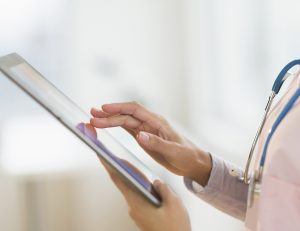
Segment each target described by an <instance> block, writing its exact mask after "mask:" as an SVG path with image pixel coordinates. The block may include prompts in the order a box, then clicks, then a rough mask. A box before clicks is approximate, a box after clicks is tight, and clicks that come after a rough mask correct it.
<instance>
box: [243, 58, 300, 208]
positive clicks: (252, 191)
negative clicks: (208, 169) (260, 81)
mask: <svg viewBox="0 0 300 231" xmlns="http://www.w3.org/2000/svg"><path fill="white" fill-rule="evenodd" d="M296 65H300V59H297V60H294V61H292V62H290V63H288V64H287V65H286V66H285V67H284V68H283V69H282V70H281V71H280V73H279V75H278V76H277V78H276V80H275V82H274V84H273V87H272V92H271V95H270V96H269V99H268V103H267V105H266V107H265V111H264V116H263V119H262V121H261V123H260V126H259V129H258V131H257V133H256V135H255V138H254V140H253V143H252V146H251V149H250V152H249V156H248V160H247V163H246V167H245V171H244V174H243V175H242V176H241V177H239V180H241V181H243V182H244V183H245V184H247V185H249V188H248V200H247V204H248V207H251V206H252V202H253V198H254V196H255V195H259V194H260V192H261V182H262V175H263V170H264V165H265V161H266V157H267V151H268V147H269V144H270V141H271V138H272V136H273V135H274V133H275V131H276V129H277V128H278V126H279V124H280V123H281V122H282V120H283V119H284V118H285V116H286V115H287V114H288V112H289V111H290V110H291V108H292V107H293V105H294V104H295V102H296V101H297V99H298V98H299V96H300V88H298V89H297V91H296V92H295V93H294V94H293V96H292V97H291V98H290V100H289V101H288V103H287V104H286V105H285V107H284V108H283V110H282V112H281V113H280V114H279V116H278V117H277V119H276V120H275V122H274V124H273V126H272V128H271V130H270V131H269V133H268V136H267V138H266V141H265V145H264V147H263V153H262V156H261V159H260V163H259V168H258V169H256V170H254V172H253V173H252V174H249V169H250V164H251V161H252V157H253V153H254V151H255V147H256V144H257V141H258V139H259V137H260V135H261V132H262V130H263V127H264V125H265V122H266V118H267V116H268V113H269V111H270V108H271V106H272V102H273V100H274V98H275V96H276V95H277V94H278V93H279V91H280V89H281V86H282V84H283V83H284V81H285V80H286V79H287V78H288V77H289V76H290V75H292V74H291V73H290V72H289V70H290V69H291V68H292V67H294V66H296Z"/></svg>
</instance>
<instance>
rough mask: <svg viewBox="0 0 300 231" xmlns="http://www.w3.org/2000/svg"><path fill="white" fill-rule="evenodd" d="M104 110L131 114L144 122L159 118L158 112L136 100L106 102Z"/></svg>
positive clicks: (112, 112) (111, 112)
mask: <svg viewBox="0 0 300 231" xmlns="http://www.w3.org/2000/svg"><path fill="white" fill-rule="evenodd" d="M102 110H103V111H104V112H106V113H109V114H123V115H131V116H133V117H135V118H137V119H139V120H140V121H143V122H146V121H149V120H151V119H153V118H156V119H157V115H156V114H154V113H153V112H150V111H149V110H147V109H146V108H144V107H143V106H142V105H140V104H138V103H136V102H126V103H112V104H104V105H103V106H102Z"/></svg>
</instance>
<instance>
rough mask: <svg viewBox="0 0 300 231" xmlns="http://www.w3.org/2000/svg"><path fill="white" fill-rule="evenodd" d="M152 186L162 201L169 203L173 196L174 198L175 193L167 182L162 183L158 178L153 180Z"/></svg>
mask: <svg viewBox="0 0 300 231" xmlns="http://www.w3.org/2000/svg"><path fill="white" fill-rule="evenodd" d="M153 186H154V189H155V190H156V192H157V193H158V194H159V196H160V197H161V199H162V201H163V202H164V203H166V204H169V203H171V202H172V200H173V199H174V198H176V194H175V193H174V192H173V191H172V190H171V189H170V187H169V186H168V185H167V184H165V183H162V182H161V181H159V180H155V181H154V183H153Z"/></svg>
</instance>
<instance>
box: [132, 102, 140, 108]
mask: <svg viewBox="0 0 300 231" xmlns="http://www.w3.org/2000/svg"><path fill="white" fill-rule="evenodd" d="M130 104H131V105H133V106H135V107H140V104H139V103H138V102H137V101H131V102H130Z"/></svg>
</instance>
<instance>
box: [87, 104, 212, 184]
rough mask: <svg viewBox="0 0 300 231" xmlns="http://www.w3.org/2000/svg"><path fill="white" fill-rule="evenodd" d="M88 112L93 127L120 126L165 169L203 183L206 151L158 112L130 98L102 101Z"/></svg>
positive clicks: (207, 164)
mask: <svg viewBox="0 0 300 231" xmlns="http://www.w3.org/2000/svg"><path fill="white" fill-rule="evenodd" d="M91 114H92V115H93V117H94V118H92V119H91V121H90V123H91V124H92V125H93V126H94V127H97V128H108V127H117V126H121V127H123V128H124V129H126V130H127V131H128V132H129V133H130V134H131V135H133V137H134V138H135V139H136V140H137V142H138V143H139V145H140V146H141V147H142V148H143V149H144V150H145V151H146V152H147V153H148V154H149V155H150V156H151V157H152V158H153V159H155V160H156V161H157V162H159V163H160V164H162V165H163V166H164V167H166V168H167V169H168V170H170V171H171V172H173V173H175V174H177V175H181V176H187V177H189V178H191V179H193V180H194V181H197V182H198V183H199V184H201V185H203V186H205V185H206V184H207V181H208V179H209V175H210V171H211V168H212V163H211V157H210V155H209V153H206V152H204V151H202V150H200V149H199V148H197V147H196V146H195V145H194V144H193V143H192V142H190V141H189V140H188V139H186V138H185V137H183V136H181V135H179V134H178V133H177V132H176V131H175V130H174V129H173V128H172V127H171V126H170V125H169V123H168V122H167V121H166V120H165V119H164V118H162V117H161V116H159V115H157V114H155V113H153V112H150V111H149V110H147V109H146V108H144V107H143V106H141V105H139V104H137V103H134V102H131V103H114V104H106V105H103V106H102V109H96V108H93V109H92V110H91Z"/></svg>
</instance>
